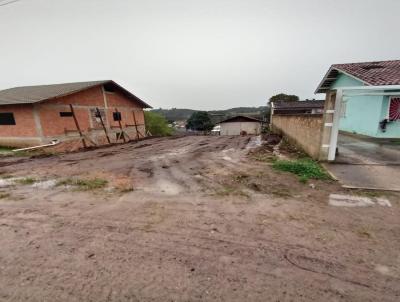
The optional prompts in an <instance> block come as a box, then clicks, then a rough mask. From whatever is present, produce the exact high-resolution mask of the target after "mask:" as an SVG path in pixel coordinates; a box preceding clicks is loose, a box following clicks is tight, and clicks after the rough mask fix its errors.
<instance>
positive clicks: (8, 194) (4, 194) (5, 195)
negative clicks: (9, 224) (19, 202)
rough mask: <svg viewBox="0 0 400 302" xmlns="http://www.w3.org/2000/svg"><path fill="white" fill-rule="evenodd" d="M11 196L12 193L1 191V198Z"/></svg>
mask: <svg viewBox="0 0 400 302" xmlns="http://www.w3.org/2000/svg"><path fill="white" fill-rule="evenodd" d="M10 196H11V194H10V193H0V199H5V198H9V197H10Z"/></svg>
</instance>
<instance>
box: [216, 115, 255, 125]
mask: <svg viewBox="0 0 400 302" xmlns="http://www.w3.org/2000/svg"><path fill="white" fill-rule="evenodd" d="M230 122H259V123H261V122H262V121H261V120H259V119H256V118H254V117H250V116H245V115H237V116H233V117H230V118H227V119H226V120H223V121H220V122H219V123H218V124H222V123H230Z"/></svg>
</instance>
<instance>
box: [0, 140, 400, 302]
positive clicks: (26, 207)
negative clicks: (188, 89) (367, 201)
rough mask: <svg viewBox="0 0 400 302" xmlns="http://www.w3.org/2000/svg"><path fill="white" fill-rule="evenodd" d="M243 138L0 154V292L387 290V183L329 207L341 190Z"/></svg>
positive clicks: (395, 297)
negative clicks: (383, 190) (273, 161)
mask: <svg viewBox="0 0 400 302" xmlns="http://www.w3.org/2000/svg"><path fill="white" fill-rule="evenodd" d="M252 142H253V140H251V141H250V138H249V137H202V136H192V137H181V138H154V139H149V140H145V141H142V142H139V143H128V144H124V145H119V146H112V147H107V148H102V149H97V150H92V151H87V152H79V153H73V154H66V155H58V156H51V157H42V158H34V159H28V158H24V157H22V158H2V159H0V173H1V175H2V179H1V186H2V188H1V193H0V197H1V199H0V234H1V236H0V245H1V249H0V300H1V301H96V302H99V301H399V300H400V254H399V251H400V240H399V238H400V225H399V221H400V218H399V217H400V210H399V209H400V208H399V205H400V198H399V195H394V194H391V195H389V196H387V197H388V198H389V200H390V202H391V203H392V207H391V208H390V207H379V206H371V207H364V208H344V207H333V206H330V205H328V196H329V194H330V193H338V192H339V193H347V194H348V193H349V192H345V191H343V189H341V188H340V187H339V185H338V184H336V183H335V182H332V181H325V182H321V181H312V182H309V183H308V184H303V183H301V182H299V181H298V179H297V178H296V177H295V176H293V175H290V174H287V173H284V172H276V171H274V170H273V169H272V167H271V165H270V164H269V163H268V162H263V161H258V160H256V159H255V158H256V157H257V156H256V155H257V153H255V154H253V153H254V152H255V151H254V149H249V148H248V147H249V146H251V145H252ZM249 143H250V144H249ZM249 152H250V153H252V154H248V153H249ZM15 177H16V178H17V179H18V178H19V181H17V184H11V180H12V179H14V178H15ZM77 177H79V179H93V178H98V179H104V180H108V184H107V186H106V187H104V188H100V189H96V190H83V189H84V188H85V187H81V188H80V187H79V186H73V185H72V186H71V185H70V183H71V181H70V180H71V179H76V178H77ZM38 180H41V182H37V181H38ZM56 182H57V184H58V185H56V186H55V185H54V184H55V183H56ZM310 183H312V184H313V185H312V186H310ZM314 186H315V188H313V187H314ZM86 189H87V188H86ZM355 193H356V192H351V194H355ZM357 194H359V193H357Z"/></svg>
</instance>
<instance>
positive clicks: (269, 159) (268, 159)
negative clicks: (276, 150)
mask: <svg viewBox="0 0 400 302" xmlns="http://www.w3.org/2000/svg"><path fill="white" fill-rule="evenodd" d="M253 158H254V159H255V160H256V161H261V162H264V163H274V162H275V161H276V160H277V157H276V156H275V155H273V154H257V155H255V156H254V157H253Z"/></svg>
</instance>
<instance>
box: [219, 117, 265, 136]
mask: <svg viewBox="0 0 400 302" xmlns="http://www.w3.org/2000/svg"><path fill="white" fill-rule="evenodd" d="M261 124H262V121H261V120H258V119H256V118H252V117H248V116H244V115H237V116H234V117H231V118H228V119H226V120H223V121H221V122H220V123H219V125H220V126H221V128H220V134H221V135H248V134H251V135H258V134H260V133H261Z"/></svg>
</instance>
